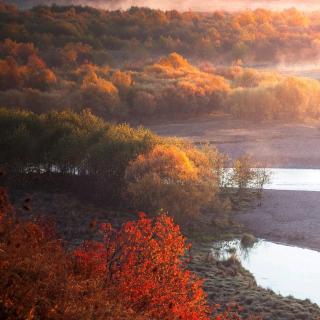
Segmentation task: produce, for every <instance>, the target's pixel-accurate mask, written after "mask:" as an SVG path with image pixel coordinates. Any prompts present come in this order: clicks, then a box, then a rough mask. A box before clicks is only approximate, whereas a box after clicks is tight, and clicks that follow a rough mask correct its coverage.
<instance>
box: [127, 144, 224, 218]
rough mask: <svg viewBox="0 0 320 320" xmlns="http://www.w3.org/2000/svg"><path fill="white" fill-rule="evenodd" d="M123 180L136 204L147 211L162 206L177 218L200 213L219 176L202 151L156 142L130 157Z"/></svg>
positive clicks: (215, 186) (209, 199) (212, 197)
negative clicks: (142, 152) (146, 149)
mask: <svg viewBox="0 0 320 320" xmlns="http://www.w3.org/2000/svg"><path fill="white" fill-rule="evenodd" d="M126 180H127V182H128V187H127V192H128V194H129V195H130V198H131V199H132V203H133V205H134V206H135V207H136V208H141V209H143V210H147V211H148V212H155V211H157V210H158V209H160V208H162V209H164V210H166V211H169V212H171V214H173V215H176V217H177V218H178V219H179V216H180V218H181V215H182V214H186V215H190V216H192V215H197V214H199V210H200V208H203V207H205V206H206V205H208V203H210V202H211V201H212V200H213V199H214V196H215V193H216V191H217V188H218V177H217V176H216V175H215V174H214V172H213V170H212V167H211V165H210V160H209V159H208V157H206V155H205V154H204V153H201V152H199V151H197V150H195V149H189V150H188V149H187V150H186V151H184V150H181V149H180V148H179V147H176V146H166V145H158V146H156V147H155V148H154V149H153V150H151V151H150V152H149V153H148V154H146V155H140V156H138V157H137V159H136V160H134V161H132V162H131V164H129V166H128V168H127V171H126Z"/></svg>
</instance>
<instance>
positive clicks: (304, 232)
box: [233, 190, 320, 251]
mask: <svg viewBox="0 0 320 320" xmlns="http://www.w3.org/2000/svg"><path fill="white" fill-rule="evenodd" d="M233 218H234V219H235V220H236V221H237V222H239V223H241V224H242V225H243V226H244V227H245V228H246V229H247V231H248V232H250V233H252V234H254V235H255V236H256V237H258V238H263V239H266V240H269V241H273V242H279V243H284V244H291V245H296V246H299V247H306V248H309V249H314V250H318V251H320V194H319V192H312V191H278V190H264V191H263V200H262V202H261V206H252V207H251V208H247V209H246V210H242V211H239V212H236V213H235V214H234V215H233Z"/></svg>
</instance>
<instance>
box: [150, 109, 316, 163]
mask: <svg viewBox="0 0 320 320" xmlns="http://www.w3.org/2000/svg"><path fill="white" fill-rule="evenodd" d="M148 127H149V128H150V129H151V130H153V131H155V132H156V133H158V134H160V135H164V136H177V137H181V138H188V139H190V140H191V141H193V142H196V143H201V142H209V143H210V144H214V145H216V146H217V147H218V148H219V150H221V151H222V152H225V153H227V154H228V155H229V156H230V157H231V158H233V159H234V158H237V157H239V156H241V155H243V154H244V153H247V154H250V155H251V156H252V157H253V158H254V159H255V160H256V161H258V162H260V163H261V164H262V165H265V166H266V167H270V168H271V167H274V168H320V129H319V128H320V124H319V123H317V122H310V123H281V122H276V121H272V122H263V123H257V122H253V121H241V120H235V119H232V118H231V117H229V116H226V115H220V116H219V115H214V116H207V117H203V118H201V119H193V120H187V121H181V122H176V123H169V124H168V123H167V124H158V125H149V126H148Z"/></svg>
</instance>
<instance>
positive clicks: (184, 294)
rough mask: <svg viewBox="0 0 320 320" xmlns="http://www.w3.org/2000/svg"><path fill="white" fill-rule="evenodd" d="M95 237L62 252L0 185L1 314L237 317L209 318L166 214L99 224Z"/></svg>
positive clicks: (129, 319)
mask: <svg viewBox="0 0 320 320" xmlns="http://www.w3.org/2000/svg"><path fill="white" fill-rule="evenodd" d="M101 230H102V232H103V235H104V241H103V242H87V243H85V244H84V245H83V246H82V247H80V248H78V249H76V250H74V251H70V252H68V251H67V250H66V249H65V248H64V246H63V245H62V244H61V241H59V240H56V238H55V237H54V234H53V233H52V232H50V231H51V229H50V228H47V227H46V226H45V225H41V224H39V223H36V222H32V221H30V220H29V221H28V220H25V221H24V220H21V221H19V220H18V219H17V217H16V215H15V212H14V209H13V207H12V206H11V204H10V202H9V200H8V197H7V195H6V192H5V190H4V189H3V188H0V314H1V319H7V320H20V319H21V320H22V319H28V320H35V319H50V320H51V319H52V320H64V319H68V320H81V319H86V320H89V319H91V320H97V319H98V320H100V319H101V320H111V319H112V320H150V319H153V320H156V319H159V320H160V319H161V320H169V319H170V320H175V319H177V320H178V319H181V320H184V319H186V320H209V319H216V320H240V319H241V318H240V317H239V316H238V315H237V313H236V312H233V311H230V312H229V311H226V312H225V313H223V314H221V315H218V316H216V317H214V318H212V317H210V311H211V310H210V309H211V308H210V307H209V305H208V303H207V301H206V294H205V293H204V291H203V289H202V280H200V279H199V278H198V277H196V276H195V275H194V274H193V273H192V272H190V271H188V270H187V269H186V264H185V262H186V259H185V252H186V250H188V245H187V244H186V241H185V238H184V237H183V236H182V235H181V233H180V230H179V227H178V226H177V225H175V224H174V223H173V220H172V218H170V217H169V216H167V215H159V216H158V217H156V218H154V219H149V218H147V217H146V216H145V214H142V213H141V214H140V216H139V219H138V220H136V221H130V222H127V223H125V224H124V225H123V226H122V227H121V228H120V229H114V228H112V226H111V225H110V224H103V225H102V226H101Z"/></svg>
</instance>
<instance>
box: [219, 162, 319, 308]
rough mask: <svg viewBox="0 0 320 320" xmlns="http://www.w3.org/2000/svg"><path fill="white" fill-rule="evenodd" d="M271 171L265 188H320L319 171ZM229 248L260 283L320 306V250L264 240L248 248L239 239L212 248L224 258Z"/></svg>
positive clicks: (317, 189)
mask: <svg viewBox="0 0 320 320" xmlns="http://www.w3.org/2000/svg"><path fill="white" fill-rule="evenodd" d="M268 172H269V173H270V174H271V177H270V182H269V183H268V184H267V185H266V186H265V189H273V190H300V191H320V170H316V169H315V170H313V169H277V168H272V169H268ZM319 196H320V194H319ZM220 247H222V249H220V250H219V249H218V248H220ZM230 248H235V254H236V255H237V256H238V258H239V260H240V261H241V263H242V265H243V267H244V268H246V269H247V270H249V271H250V272H251V273H252V274H253V275H254V277H255V279H256V281H257V283H258V285H259V286H261V287H263V288H269V289H272V290H273V291H274V292H276V293H279V294H281V295H283V296H288V295H292V296H293V297H295V298H298V299H307V298H308V299H310V300H311V301H313V302H315V303H317V304H319V305H320V289H319V288H320V268H319V267H320V252H318V251H314V250H309V249H303V248H299V247H292V246H286V245H282V244H276V243H272V242H268V241H265V240H260V241H258V242H257V243H256V244H255V245H254V246H253V247H252V248H251V249H248V250H244V249H243V248H242V247H241V244H240V241H238V240H234V241H231V242H223V243H218V244H216V245H215V249H213V250H214V252H215V253H220V258H221V259H224V258H227V257H228V256H230V253H229V249H230Z"/></svg>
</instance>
